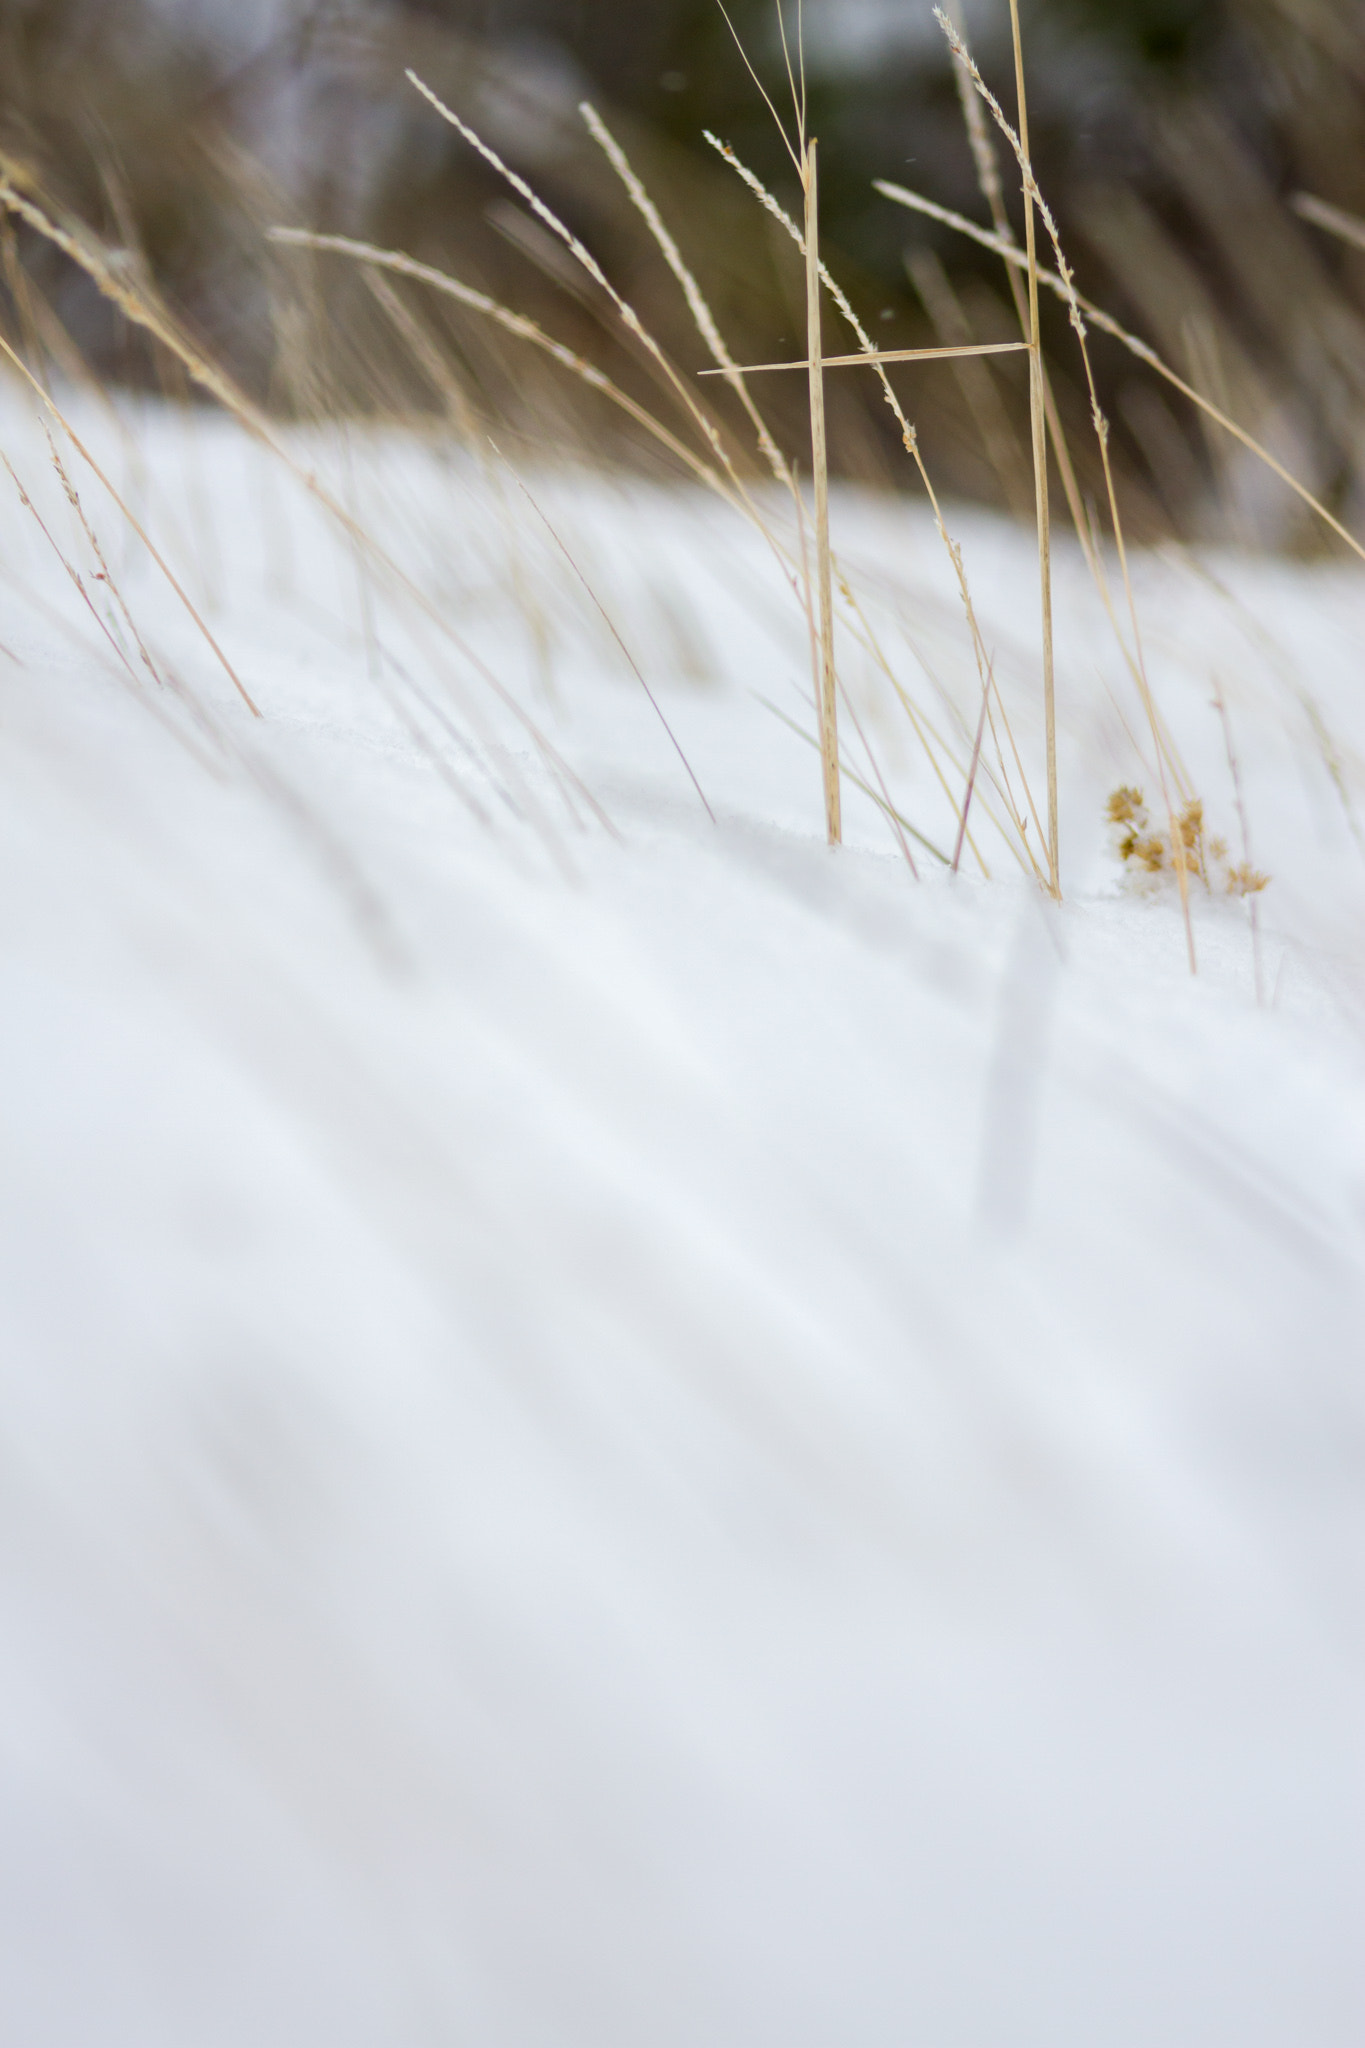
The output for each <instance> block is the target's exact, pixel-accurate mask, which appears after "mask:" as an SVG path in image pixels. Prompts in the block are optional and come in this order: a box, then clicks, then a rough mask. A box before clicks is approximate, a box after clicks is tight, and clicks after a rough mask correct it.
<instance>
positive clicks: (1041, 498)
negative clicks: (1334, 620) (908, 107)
mask: <svg viewBox="0 0 1365 2048" xmlns="http://www.w3.org/2000/svg"><path fill="white" fill-rule="evenodd" d="M1010 31H1011V34H1012V35H1013V37H1014V82H1015V90H1016V92H1017V94H1018V100H1019V137H1020V145H1021V147H1022V149H1023V153H1024V157H1025V159H1027V157H1028V153H1029V149H1028V95H1027V92H1026V90H1025V87H1024V42H1023V37H1022V35H1021V34H1020V30H1019V0H1010ZM1024 253H1025V256H1026V259H1027V262H1028V349H1029V355H1028V363H1029V419H1030V425H1031V427H1032V430H1033V487H1034V497H1035V512H1036V517H1037V522H1038V584H1039V597H1040V603H1041V607H1042V630H1043V720H1044V725H1045V728H1046V747H1047V863H1048V873H1049V877H1050V881H1051V887H1052V893H1053V895H1054V896H1060V895H1061V891H1062V882H1061V862H1060V849H1059V845H1058V824H1057V675H1056V659H1055V654H1054V649H1053V638H1052V513H1051V508H1050V506H1049V504H1048V485H1047V405H1046V399H1045V397H1044V394H1043V342H1042V334H1041V332H1040V329H1039V322H1038V240H1037V228H1036V225H1035V223H1034V218H1033V193H1032V191H1031V189H1030V180H1029V178H1028V177H1027V176H1025V178H1024Z"/></svg>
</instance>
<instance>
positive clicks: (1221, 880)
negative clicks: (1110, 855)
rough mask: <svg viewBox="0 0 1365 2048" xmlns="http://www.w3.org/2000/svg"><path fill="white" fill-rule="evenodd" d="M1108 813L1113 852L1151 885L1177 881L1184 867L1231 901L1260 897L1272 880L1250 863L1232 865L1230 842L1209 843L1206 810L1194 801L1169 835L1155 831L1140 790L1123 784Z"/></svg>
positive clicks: (1213, 840)
mask: <svg viewBox="0 0 1365 2048" xmlns="http://www.w3.org/2000/svg"><path fill="white" fill-rule="evenodd" d="M1107 814H1108V818H1109V823H1110V825H1111V826H1112V827H1113V828H1114V848H1115V851H1116V852H1117V854H1118V857H1119V859H1120V860H1121V861H1122V862H1123V864H1124V867H1125V869H1126V871H1127V873H1128V874H1129V875H1130V876H1132V877H1133V878H1134V879H1136V880H1139V881H1142V882H1148V881H1155V880H1156V879H1157V878H1158V877H1161V876H1174V875H1176V874H1177V873H1178V872H1179V870H1180V869H1181V868H1182V867H1183V868H1184V870H1185V872H1186V874H1187V875H1196V876H1198V878H1199V880H1200V881H1201V882H1202V883H1203V884H1204V887H1205V888H1206V889H1207V890H1209V892H1210V893H1212V892H1213V889H1214V887H1215V883H1216V884H1218V885H1219V886H1220V887H1221V888H1222V890H1223V892H1224V893H1225V894H1226V895H1229V896H1256V895H1259V893H1260V891H1261V890H1262V889H1264V888H1265V887H1266V886H1267V884H1268V883H1269V881H1270V877H1269V875H1263V874H1262V873H1261V872H1260V870H1259V869H1257V868H1254V867H1252V865H1251V863H1250V861H1247V860H1243V861H1237V862H1233V861H1232V860H1230V859H1229V857H1228V848H1227V842H1226V841H1225V840H1222V839H1217V838H1209V837H1207V836H1206V834H1205V830H1204V806H1203V804H1202V803H1201V802H1200V801H1199V799H1198V797H1191V798H1190V801H1189V802H1188V803H1187V804H1186V805H1185V806H1184V807H1183V809H1181V810H1179V811H1177V812H1176V814H1175V817H1174V819H1173V821H1172V824H1171V825H1170V826H1168V827H1167V828H1166V830H1165V831H1161V830H1160V829H1154V828H1153V825H1152V821H1151V818H1150V816H1149V815H1148V811H1147V803H1146V799H1145V798H1144V796H1143V794H1142V791H1141V790H1140V789H1134V788H1133V787H1132V786H1131V785H1130V784H1124V785H1123V787H1122V788H1120V789H1116V790H1115V791H1114V793H1113V795H1112V796H1111V797H1110V799H1109V803H1108V806H1107Z"/></svg>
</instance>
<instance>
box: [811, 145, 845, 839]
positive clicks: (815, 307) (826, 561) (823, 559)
mask: <svg viewBox="0 0 1365 2048" xmlns="http://www.w3.org/2000/svg"><path fill="white" fill-rule="evenodd" d="M801 157H802V162H801V182H802V184H803V186H804V188H805V202H806V346H807V351H808V355H807V361H808V363H809V377H810V452H811V480H812V485H813V494H814V499H815V587H816V595H817V598H818V600H819V616H820V630H819V642H818V662H819V666H818V670H817V673H816V677H815V700H816V705H817V708H818V712H819V718H820V758H821V761H822V762H823V765H824V779H825V831H826V834H827V836H828V838H829V843H830V845H831V846H837V845H838V844H839V843H840V841H841V840H842V838H843V836H844V828H843V818H842V815H841V810H840V803H839V714H838V693H837V689H836V685H835V680H834V569H833V564H832V563H831V560H830V552H829V452H828V449H827V447H826V443H825V369H824V363H823V361H822V359H821V355H822V346H821V345H822V336H821V331H820V322H821V315H822V305H821V296H820V160H819V152H818V145H817V143H816V139H815V137H814V136H812V137H811V138H810V140H809V141H808V142H806V143H805V145H804V147H803V149H802V152H801Z"/></svg>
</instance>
